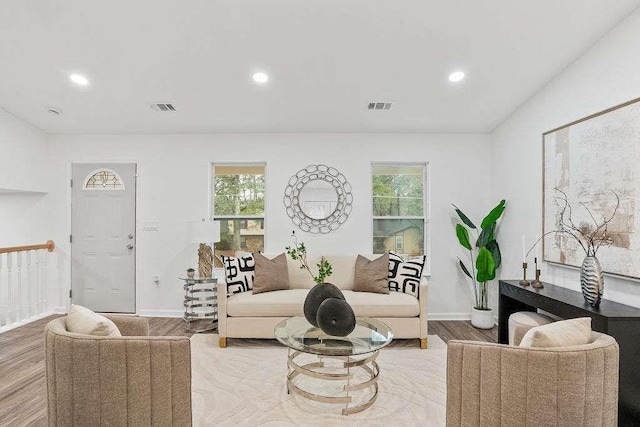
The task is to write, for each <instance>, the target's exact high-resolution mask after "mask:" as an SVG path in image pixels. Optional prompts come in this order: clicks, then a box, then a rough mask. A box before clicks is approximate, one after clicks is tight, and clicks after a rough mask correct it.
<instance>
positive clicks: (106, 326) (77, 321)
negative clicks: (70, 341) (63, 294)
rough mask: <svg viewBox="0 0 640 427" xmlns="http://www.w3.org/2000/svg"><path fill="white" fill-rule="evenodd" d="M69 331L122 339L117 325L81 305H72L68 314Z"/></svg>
mask: <svg viewBox="0 0 640 427" xmlns="http://www.w3.org/2000/svg"><path fill="white" fill-rule="evenodd" d="M66 323H67V331H69V332H73V333H75V334H83V335H98V336H101V337H121V336H122V334H120V331H119V330H118V327H117V326H116V324H115V323H113V322H112V321H111V320H109V319H107V318H106V317H104V316H101V315H99V314H98V313H94V312H93V311H91V310H89V309H88V308H86V307H83V306H81V305H73V304H71V308H70V309H69V314H67V319H66Z"/></svg>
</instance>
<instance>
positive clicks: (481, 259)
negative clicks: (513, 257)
mask: <svg viewBox="0 0 640 427" xmlns="http://www.w3.org/2000/svg"><path fill="white" fill-rule="evenodd" d="M505 206H506V201H505V200H501V201H500V203H498V205H497V206H496V207H495V208H493V209H492V210H491V212H489V214H488V215H487V216H486V217H484V219H483V220H482V223H481V224H480V228H479V229H478V227H477V226H476V225H475V224H474V223H473V222H472V221H471V220H470V219H469V217H468V216H467V215H465V214H464V213H463V212H462V211H461V210H460V209H459V208H458V207H457V206H456V205H453V207H454V208H455V210H456V213H457V214H458V217H460V220H461V221H462V223H463V224H464V225H463V224H460V223H458V224H456V236H457V237H458V241H459V242H460V245H461V246H462V247H463V248H465V249H466V250H467V251H468V252H469V261H471V267H472V270H473V274H472V273H471V269H469V268H468V267H467V265H466V264H465V262H464V261H462V259H460V257H458V263H459V265H460V268H461V269H462V272H463V273H464V274H465V275H466V276H468V277H469V278H470V279H471V282H472V287H473V296H474V299H475V305H474V307H473V310H472V312H471V324H472V325H473V326H475V327H476V328H479V329H491V328H492V327H493V325H494V321H493V309H492V308H490V307H489V302H488V289H487V284H488V283H489V281H491V280H493V279H495V278H496V270H497V269H498V268H499V267H500V264H501V262H502V256H501V254H500V246H499V245H498V241H497V240H496V224H497V222H498V219H499V218H500V217H501V216H502V213H503V212H504V209H505ZM465 226H466V227H465ZM467 227H469V229H471V230H473V231H472V233H474V232H475V235H476V239H475V242H472V239H471V237H470V233H469V230H468V229H467Z"/></svg>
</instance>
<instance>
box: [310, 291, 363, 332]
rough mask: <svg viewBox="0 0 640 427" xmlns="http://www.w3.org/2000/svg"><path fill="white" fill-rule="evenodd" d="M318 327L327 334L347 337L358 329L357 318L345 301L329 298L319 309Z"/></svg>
mask: <svg viewBox="0 0 640 427" xmlns="http://www.w3.org/2000/svg"><path fill="white" fill-rule="evenodd" d="M317 320H318V326H320V329H322V331H323V332H324V333H326V334H329V335H333V336H336V337H346V336H347V335H349V334H350V333H351V331H353V329H354V328H355V327H356V316H355V315H354V314H353V309H352V308H351V306H350V305H349V304H348V303H347V302H346V301H345V300H343V299H339V298H327V299H325V300H324V301H323V302H322V304H320V307H318V318H317Z"/></svg>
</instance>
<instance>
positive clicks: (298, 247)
mask: <svg viewBox="0 0 640 427" xmlns="http://www.w3.org/2000/svg"><path fill="white" fill-rule="evenodd" d="M291 238H292V239H293V246H287V247H286V248H285V250H286V251H287V254H288V255H289V256H290V257H291V259H292V260H294V261H299V262H300V269H301V270H307V271H308V272H309V274H310V275H311V277H312V278H313V281H314V282H316V283H317V284H319V283H323V282H324V279H326V278H327V277H329V276H331V273H333V271H332V267H331V263H329V261H327V260H326V259H324V257H323V258H322V259H321V260H320V262H319V263H318V264H316V267H318V275H317V276H314V275H313V272H312V271H311V269H310V268H309V263H308V262H307V247H306V246H305V245H304V242H300V243H298V237H297V236H296V232H295V231H292V232H291Z"/></svg>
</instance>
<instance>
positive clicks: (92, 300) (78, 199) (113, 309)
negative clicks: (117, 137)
mask: <svg viewBox="0 0 640 427" xmlns="http://www.w3.org/2000/svg"><path fill="white" fill-rule="evenodd" d="M71 193H72V197H71V292H72V297H71V301H72V302H73V303H74V304H79V305H83V306H85V307H88V308H90V309H91V310H94V311H100V312H108V313H135V310H136V306H135V282H136V263H135V259H136V249H135V247H136V246H135V245H136V165H135V164H130V163H113V164H111V163H110V164H85V163H83V164H73V165H72V192H71Z"/></svg>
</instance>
